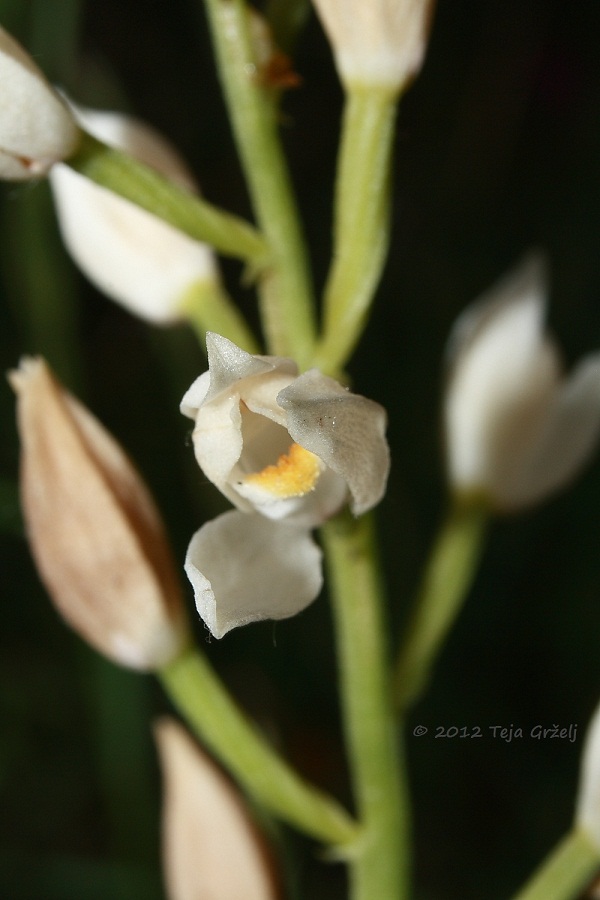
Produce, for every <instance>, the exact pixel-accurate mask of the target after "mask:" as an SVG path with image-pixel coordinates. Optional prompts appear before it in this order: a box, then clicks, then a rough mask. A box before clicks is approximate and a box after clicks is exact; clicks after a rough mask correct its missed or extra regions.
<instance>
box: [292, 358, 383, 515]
mask: <svg viewBox="0 0 600 900" xmlns="http://www.w3.org/2000/svg"><path fill="white" fill-rule="evenodd" d="M277 402H278V403H279V405H280V406H281V407H283V409H284V410H285V411H286V413H287V426H288V430H289V433H290V435H291V436H292V437H293V439H294V440H295V441H296V442H297V443H298V444H300V446H301V447H305V448H306V450H310V451H311V453H314V454H316V456H318V457H319V458H320V459H322V460H323V462H324V463H325V464H326V465H327V466H329V468H330V469H332V470H333V471H334V472H336V473H337V474H338V475H340V476H341V477H342V478H343V479H344V480H345V481H346V483H347V484H348V487H349V488H350V493H351V494H352V510H353V512H354V513H355V514H356V515H360V514H361V513H363V512H366V511H367V510H368V509H371V508H372V507H373V506H375V504H376V503H378V502H379V501H380V500H381V498H382V496H383V494H384V491H385V486H386V482H387V477H388V473H389V467H390V458H389V449H388V445H387V442H386V440H385V427H386V422H387V416H386V413H385V410H384V409H383V407H382V406H379V404H378V403H374V402H373V401H372V400H367V398H366V397H361V396H360V395H359V394H352V393H350V391H348V390H346V389H345V388H344V387H342V385H340V384H338V382H337V381H334V380H333V379H332V378H328V377H327V376H326V375H323V374H322V373H321V372H319V371H318V370H317V369H311V370H310V371H308V372H305V373H304V374H303V375H300V376H299V377H298V378H296V379H295V380H294V381H293V382H292V383H291V384H290V385H289V386H288V387H286V388H284V390H282V391H280V393H279V394H278V396H277Z"/></svg>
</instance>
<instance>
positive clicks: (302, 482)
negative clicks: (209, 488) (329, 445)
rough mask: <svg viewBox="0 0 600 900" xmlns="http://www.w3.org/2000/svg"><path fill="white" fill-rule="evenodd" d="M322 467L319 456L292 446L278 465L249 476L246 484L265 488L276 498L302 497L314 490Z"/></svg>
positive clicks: (297, 445) (298, 445)
mask: <svg viewBox="0 0 600 900" xmlns="http://www.w3.org/2000/svg"><path fill="white" fill-rule="evenodd" d="M321 467H322V463H321V460H320V459H319V457H318V456H315V454H314V453H311V452H310V450H305V449H304V447H301V446H300V444H292V445H291V447H290V449H289V450H288V452H287V453H282V454H281V456H280V457H279V459H278V460H277V462H276V463H274V464H273V465H270V466H265V468H264V469H262V470H261V471H260V472H253V473H252V474H251V475H247V476H246V478H245V479H244V483H245V484H253V485H256V486H257V487H260V488H263V489H264V490H266V491H268V492H269V493H270V494H273V495H274V496H276V497H281V498H286V497H302V496H303V495H304V494H308V493H309V492H310V491H312V490H313V489H314V487H315V485H316V483H317V480H318V478H319V475H320V472H321Z"/></svg>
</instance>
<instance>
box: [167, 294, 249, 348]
mask: <svg viewBox="0 0 600 900" xmlns="http://www.w3.org/2000/svg"><path fill="white" fill-rule="evenodd" d="M179 310H180V312H181V314H182V315H183V316H184V317H185V318H186V319H187V321H188V322H189V324H190V325H191V326H192V328H194V330H195V331H196V333H197V335H198V337H199V338H200V340H201V342H202V345H203V346H204V344H205V338H206V332H207V331H215V332H216V333H217V334H222V335H223V337H226V338H229V340H230V341H233V343H234V344H237V345H238V347H241V348H242V350H246V352H247V353H260V348H259V346H258V344H257V342H256V339H255V337H254V335H253V334H252V331H251V330H250V327H249V326H248V323H247V322H246V320H245V319H244V317H243V315H242V314H241V312H240V311H239V309H238V308H237V306H236V305H235V304H234V303H232V301H231V299H230V298H229V297H228V295H227V294H226V293H225V291H224V289H223V287H222V286H221V284H219V282H218V281H216V280H215V281H212V280H211V281H197V282H195V283H194V284H192V285H191V286H190V287H189V288H188V290H187V291H186V292H185V295H184V296H183V297H182V299H181V302H180V305H179Z"/></svg>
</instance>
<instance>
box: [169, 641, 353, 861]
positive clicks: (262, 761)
mask: <svg viewBox="0 0 600 900" xmlns="http://www.w3.org/2000/svg"><path fill="white" fill-rule="evenodd" d="M158 674H159V677H160V679H161V681H162V684H163V686H164V688H165V690H166V692H167V693H168V694H169V696H170V697H171V700H172V701H173V703H174V705H175V706H176V707H177V708H178V709H179V711H180V713H181V714H182V715H183V716H184V718H185V719H186V720H187V722H188V724H189V725H190V727H191V728H192V729H193V730H194V731H195V732H196V734H197V735H198V737H199V738H200V739H201V740H202V741H203V742H204V743H205V744H206V745H207V747H208V748H209V749H210V750H211V751H212V752H213V753H214V754H215V756H216V757H217V758H218V759H219V760H220V761H221V762H222V763H223V765H225V766H226V767H227V768H228V769H229V770H230V772H231V774H232V775H233V776H234V777H235V778H236V779H237V781H238V782H239V783H240V785H241V786H242V787H243V788H244V789H245V790H246V791H247V792H248V793H249V794H250V795H251V796H252V797H253V798H254V799H255V800H257V801H258V802H259V803H262V804H263V805H264V806H265V807H266V808H267V809H268V810H270V811H271V812H272V813H274V814H275V815H277V816H279V817H280V818H281V819H283V820H284V821H286V822H288V823H289V824H290V825H294V826H295V827H296V828H298V829H300V830H301V831H305V832H306V833H307V834H310V835H312V836H313V837H315V838H318V839H319V840H321V841H325V842H326V843H328V844H333V845H335V846H336V848H337V847H338V846H339V850H340V855H342V856H343V855H345V853H344V851H345V850H346V852H348V853H350V854H351V853H352V852H354V845H355V844H356V841H357V839H358V838H359V835H360V831H359V829H358V826H357V825H356V824H355V823H354V822H353V821H352V819H351V818H350V816H349V815H348V814H347V813H346V812H345V810H343V809H342V807H341V806H339V805H338V804H337V802H336V801H335V800H333V799H332V798H330V797H328V796H327V795H326V794H324V793H323V792H321V791H319V790H317V788H314V787H312V785H309V784H307V783H306V782H305V781H303V780H302V779H301V778H300V776H299V775H298V774H297V773H296V772H295V771H294V770H293V769H291V768H290V767H289V766H288V764H287V763H286V762H284V761H283V760H282V759H281V757H280V756H278V754H277V753H276V751H275V750H274V749H273V748H272V747H271V746H270V745H269V744H268V743H267V741H266V740H265V738H263V737H262V735H261V734H260V732H259V731H258V729H257V728H256V727H255V726H254V725H252V724H251V723H250V722H249V720H248V719H246V717H245V716H244V715H243V713H242V712H241V711H240V710H239V709H238V708H237V706H236V705H235V703H234V702H233V700H232V699H231V697H230V696H229V694H228V693H227V691H226V690H225V688H224V687H223V685H222V683H221V682H220V680H219V679H218V678H217V676H216V674H215V673H214V671H213V670H212V668H211V667H210V665H209V663H208V662H207V660H206V659H205V658H204V657H203V656H202V655H201V654H200V653H199V652H198V651H196V650H191V649H190V650H186V651H184V652H183V653H182V654H181V656H179V657H178V658H177V659H176V660H175V661H174V662H172V663H170V664H169V665H168V666H166V667H165V668H164V669H162V670H161V671H160V672H159V673H158Z"/></svg>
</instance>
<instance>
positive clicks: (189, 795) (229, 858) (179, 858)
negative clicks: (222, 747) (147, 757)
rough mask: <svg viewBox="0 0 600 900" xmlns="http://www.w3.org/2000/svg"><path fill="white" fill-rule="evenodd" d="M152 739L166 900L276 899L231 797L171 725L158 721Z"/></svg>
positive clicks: (262, 856) (256, 844) (252, 833)
mask: <svg viewBox="0 0 600 900" xmlns="http://www.w3.org/2000/svg"><path fill="white" fill-rule="evenodd" d="M155 736H156V741H157V744H158V749H159V752H160V758H161V764H162V770H163V777H164V783H165V797H164V802H163V822H162V831H163V836H162V844H163V861H164V873H165V881H166V888H167V895H168V897H169V900H202V898H206V900H236V898H242V897H243V898H244V900H275V898H276V897H278V896H279V892H278V890H277V886H276V882H275V874H274V868H273V865H272V861H271V859H270V858H269V856H268V853H267V848H266V846H265V844H264V842H263V841H262V840H261V837H260V835H259V833H258V831H257V829H256V827H255V826H254V824H253V823H252V821H251V819H250V816H249V815H248V812H247V810H246V808H245V806H244V802H243V799H242V797H241V796H240V795H239V793H238V791H237V790H236V789H235V788H234V786H233V785H232V784H231V783H230V781H229V780H228V779H227V778H226V777H225V776H224V775H223V773H222V772H221V771H220V770H219V769H218V767H217V766H216V765H215V763H213V762H212V760H211V759H209V757H208V756H207V755H206V754H205V753H203V752H202V750H201V749H200V747H199V746H198V745H197V744H196V743H195V742H194V741H193V740H192V738H191V737H190V736H189V734H188V733H187V732H186V731H185V729H184V728H183V727H182V726H181V725H179V724H178V723H177V722H175V721H174V720H173V719H162V720H160V721H159V722H158V724H157V725H156V727H155Z"/></svg>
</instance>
